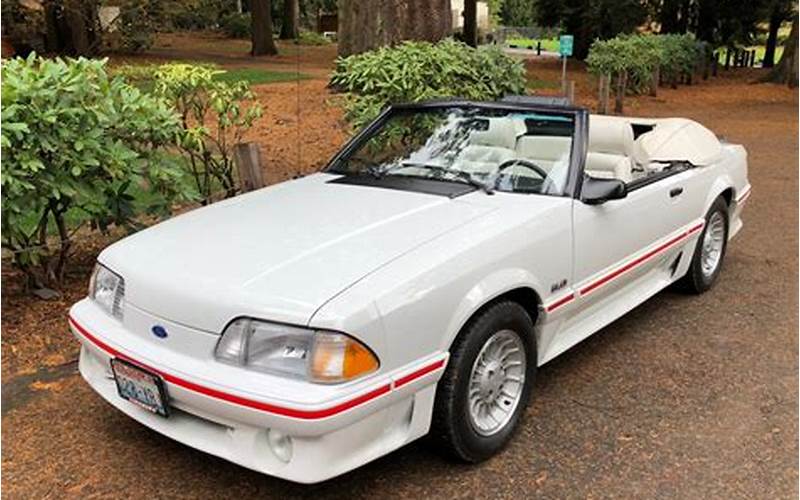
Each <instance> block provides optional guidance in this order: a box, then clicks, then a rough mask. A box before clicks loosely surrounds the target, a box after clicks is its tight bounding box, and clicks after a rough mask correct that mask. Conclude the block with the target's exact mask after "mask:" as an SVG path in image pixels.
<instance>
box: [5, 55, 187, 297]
mask: <svg viewBox="0 0 800 500" xmlns="http://www.w3.org/2000/svg"><path fill="white" fill-rule="evenodd" d="M1 128H2V138H1V139H0V140H1V141H2V160H3V169H2V175H1V176H0V185H2V189H3V204H2V246H3V248H4V249H6V250H9V251H11V252H12V255H13V263H14V264H15V265H16V266H17V267H18V268H20V269H21V270H22V271H23V272H24V273H25V274H26V275H27V277H28V284H29V285H32V286H35V287H42V286H56V285H58V284H59V283H60V282H61V281H62V279H63V277H64V273H65V271H66V269H67V262H68V259H69V254H70V248H71V245H72V242H73V235H74V232H75V231H76V230H77V228H79V227H81V226H82V225H83V224H84V223H86V222H87V221H88V222H90V224H91V226H92V227H96V228H100V229H103V230H104V229H105V228H107V227H108V226H110V225H112V224H115V225H118V226H125V227H129V228H132V227H133V223H134V217H135V216H136V215H138V214H139V213H140V211H142V210H146V211H155V212H162V211H166V210H168V209H169V207H170V206H171V202H172V201H176V200H180V199H182V198H183V197H185V196H186V193H183V192H181V190H180V186H182V185H183V184H182V183H181V182H180V179H181V176H182V173H183V170H182V169H181V167H180V166H179V165H178V164H177V163H176V162H175V161H174V160H173V161H170V158H171V157H170V156H169V154H168V153H167V152H166V151H165V148H166V147H167V146H169V145H170V144H173V143H174V142H175V141H176V138H177V135H178V132H179V130H180V122H179V118H178V116H177V115H176V114H175V112H174V111H173V109H172V107H171V106H170V105H169V104H168V103H167V102H166V101H165V100H163V99H161V98H158V97H155V96H150V95H147V94H144V93H142V92H141V91H139V90H138V89H136V88H135V87H133V86H131V85H130V84H128V83H127V82H125V81H124V80H123V79H122V78H119V77H109V76H108V74H107V72H106V61H105V60H87V59H83V58H81V59H77V60H72V59H67V60H64V59H60V58H57V59H44V58H40V57H37V56H36V55H35V54H31V56H29V57H28V58H27V59H21V58H14V59H9V60H7V61H4V63H3V66H2V127H1ZM135 189H140V190H146V191H148V192H149V198H150V199H149V202H148V205H147V206H144V207H143V206H141V205H137V204H136V203H135V200H134V198H133V196H132V195H131V193H132V191H134V190H135ZM51 236H55V239H56V241H55V242H54V241H53V240H54V238H53V237H51Z"/></svg>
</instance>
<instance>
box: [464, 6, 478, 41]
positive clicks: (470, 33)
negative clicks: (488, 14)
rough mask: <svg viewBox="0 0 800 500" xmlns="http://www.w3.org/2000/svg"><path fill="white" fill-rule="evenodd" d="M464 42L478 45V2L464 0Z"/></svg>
mask: <svg viewBox="0 0 800 500" xmlns="http://www.w3.org/2000/svg"><path fill="white" fill-rule="evenodd" d="M463 34H464V43H466V44H467V45H469V46H470V47H477V46H478V2H477V0H464V33H463Z"/></svg>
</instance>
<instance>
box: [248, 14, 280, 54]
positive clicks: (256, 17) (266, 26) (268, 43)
mask: <svg viewBox="0 0 800 500" xmlns="http://www.w3.org/2000/svg"><path fill="white" fill-rule="evenodd" d="M270 3H271V2H270V0H252V1H251V2H250V9H251V13H250V23H251V27H252V33H253V35H252V41H253V46H252V48H251V49H250V54H252V55H254V56H264V55H270V56H272V55H275V54H277V53H278V48H277V47H276V46H275V40H273V39H272V5H270Z"/></svg>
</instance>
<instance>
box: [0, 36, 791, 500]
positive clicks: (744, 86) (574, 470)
mask: <svg viewBox="0 0 800 500" xmlns="http://www.w3.org/2000/svg"><path fill="white" fill-rule="evenodd" d="M190 42H191V41H190V40H187V39H186V38H184V37H182V36H179V35H175V36H174V37H172V38H169V39H167V40H162V41H161V43H160V44H159V46H158V47H157V48H156V49H155V50H154V51H153V54H150V55H148V57H152V58H155V59H158V58H184V59H185V58H188V55H189V54H191V53H194V54H195V56H197V53H195V52H192V51H189V50H188V48H189V47H192V46H193V45H192V43H190ZM195 47H196V49H197V51H198V52H200V53H202V54H201V55H200V56H197V57H205V58H214V60H216V61H217V62H219V63H220V64H223V65H231V66H233V65H237V64H249V65H254V64H256V65H263V66H264V67H268V68H278V67H288V66H291V64H296V62H295V61H294V60H292V57H291V54H289V55H287V56H281V57H279V58H264V59H262V60H259V61H258V62H255V63H254V62H253V60H252V59H250V58H248V57H247V56H246V55H245V54H244V52H246V46H244V45H243V50H241V51H239V50H238V48H237V46H236V44H228V45H224V46H222V45H221V44H218V43H215V39H214V37H211V36H209V38H208V39H207V40H206V39H204V40H201V41H200V42H196V46H195ZM302 53H303V55H304V56H305V59H306V60H307V62H306V63H305V64H301V69H302V71H303V72H304V73H306V74H309V75H311V76H312V78H311V79H308V80H304V81H301V82H300V83H299V87H298V84H297V83H294V82H290V83H280V84H271V85H263V86H259V87H257V88H256V92H257V94H258V96H259V100H260V101H261V102H262V104H263V105H264V107H265V111H266V112H265V115H264V117H263V118H262V119H261V120H260V121H259V123H258V124H257V126H256V127H255V129H254V130H253V131H251V138H252V139H253V140H257V141H259V143H260V144H261V145H262V148H264V149H265V156H266V157H267V158H268V164H267V165H266V175H267V179H268V180H269V181H270V182H278V181H281V180H285V179H287V178H290V177H292V176H293V175H295V174H297V173H305V172H309V171H313V170H314V169H316V168H319V166H320V165H322V164H324V162H325V161H326V160H327V158H328V157H329V156H330V155H331V154H332V153H333V152H334V151H335V150H336V148H337V147H338V146H339V145H340V144H341V142H342V141H343V140H344V139H345V138H346V137H347V131H346V130H345V127H344V124H343V122H342V119H341V112H340V111H339V109H338V108H337V107H336V105H335V101H334V100H333V99H335V96H333V95H331V94H330V93H329V91H328V90H327V89H326V77H325V76H326V72H327V70H328V68H330V64H331V61H332V58H333V56H334V54H335V48H332V47H322V48H310V49H306V48H303V49H302ZM528 69H529V71H530V72H532V73H533V74H534V75H535V76H536V78H538V79H543V80H553V79H556V80H557V79H558V77H559V76H558V75H559V74H560V73H559V71H560V67H559V66H558V65H557V63H552V62H532V63H529V64H528ZM570 71H572V73H571V74H572V75H573V76H574V78H575V79H576V80H577V82H578V84H577V88H578V101H579V103H581V104H584V105H590V106H591V105H593V104H594V103H593V85H592V82H591V81H590V80H589V79H588V78H587V77H586V75H585V72H582V71H580V69H579V68H577V67H576V68H571V69H570ZM757 75H758V72H757V71H756V70H752V71H749V70H739V71H737V72H736V73H733V72H731V73H729V74H726V75H725V76H723V77H720V78H716V79H711V80H709V81H706V82H702V83H701V84H699V85H695V86H691V87H681V88H679V89H677V90H671V89H664V90H661V91H660V94H659V96H658V98H649V97H648V98H636V99H629V100H627V101H626V105H627V109H626V114H631V115H646V116H686V117H690V118H694V119H696V120H698V121H701V122H702V123H704V124H705V125H707V126H708V127H710V128H711V129H713V130H714V131H716V132H717V133H719V134H721V135H723V136H724V137H725V138H727V139H728V140H729V141H731V142H736V143H742V144H744V145H745V147H746V148H747V150H748V152H749V161H750V179H751V182H752V184H753V186H754V189H753V195H752V196H751V197H750V199H749V201H748V206H747V208H746V212H745V215H744V220H745V227H744V229H743V230H742V233H741V235H740V236H739V237H738V238H737V239H736V240H734V242H733V243H732V244H731V246H730V247H729V253H728V254H727V256H726V263H725V268H724V271H723V273H722V276H721V279H720V281H719V283H718V285H717V287H715V288H714V289H713V290H712V291H711V292H709V293H707V294H705V295H703V296H700V297H688V296H684V295H680V294H677V293H674V292H672V291H665V292H663V293H661V294H659V295H658V296H656V297H654V298H653V299H651V300H650V301H648V302H647V303H645V304H644V305H642V306H640V307H639V308H637V309H636V310H634V311H633V312H631V313H630V314H628V315H627V316H625V317H624V318H622V319H620V320H618V321H616V322H615V323H613V324H612V325H610V326H608V327H607V328H605V329H604V330H603V331H602V332H599V333H598V334H596V335H594V336H593V337H592V338H590V339H589V340H587V341H585V342H583V343H582V344H581V345H579V346H577V347H575V348H574V349H572V350H570V351H569V352H567V353H566V354H564V355H562V356H561V357H559V358H558V359H556V360H555V361H553V362H551V363H549V364H547V365H545V366H544V367H543V368H542V369H541V370H540V371H539V373H538V380H537V383H536V387H535V394H534V398H533V402H532V404H531V406H530V407H529V409H528V411H527V414H526V418H525V420H524V422H523V425H522V428H521V429H520V432H519V433H518V434H517V435H516V437H515V439H514V440H513V441H512V443H511V445H510V446H509V447H508V449H507V450H505V451H504V452H503V453H501V454H500V455H499V456H497V457H495V458H494V459H492V460H490V461H488V462H486V463H484V464H481V465H477V466H464V465H459V464H453V463H451V462H448V461H447V460H445V459H443V458H441V457H440V456H439V455H437V454H436V453H435V452H433V451H431V450H429V449H428V448H427V447H426V446H425V445H424V443H414V444H412V445H410V446H407V447H405V448H403V449H401V450H398V451H397V452H394V453H392V454H390V455H388V456H386V457H384V458H381V459H379V460H377V461H375V462H373V463H371V464H368V465H366V466H365V467H362V468H360V469H358V470H356V471H353V472H351V473H349V474H347V475H345V476H343V477H341V478H339V479H336V480H333V481H329V482H327V483H323V484H320V485H315V486H310V487H309V486H305V487H304V486H299V485H295V484H291V483H287V482H284V481H281V480H277V479H274V478H270V477H267V476H263V475H259V474H257V473H254V472H251V471H248V470H245V469H243V468H240V467H238V466H235V465H232V464H230V463H228V462H226V461H224V460H222V459H218V458H215V457H212V456H209V455H206V454H204V453H201V452H199V451H196V450H193V449H191V448H188V447H185V446H183V445H180V444H178V443H175V442H173V441H171V440H169V439H167V438H164V437H162V436H161V435H159V434H157V433H155V432H153V431H150V430H148V429H147V428H145V427H143V426H141V425H139V424H137V423H135V422H133V421H131V420H130V419H128V418H127V417H125V416H124V415H122V414H121V413H119V412H118V411H116V410H114V409H113V408H112V407H111V406H110V405H108V404H107V403H105V402H103V401H102V400H101V399H100V398H99V396H96V395H95V394H94V393H93V392H92V391H91V390H90V389H89V388H88V386H87V385H86V384H85V383H84V382H83V381H82V380H81V378H80V376H78V375H77V374H76V366H75V363H74V359H75V355H76V353H77V343H76V342H75V341H74V340H73V339H72V337H71V335H70V334H69V333H68V331H67V326H66V320H65V318H66V311H67V308H68V307H69V305H70V304H71V303H72V302H74V301H76V300H78V299H79V298H80V297H82V296H83V295H84V294H85V289H86V281H87V276H88V270H89V269H90V268H91V263H92V261H93V258H94V256H95V255H96V253H97V252H98V251H99V249H101V248H102V247H103V246H104V245H105V244H107V243H108V241H109V239H105V238H98V239H97V240H96V241H88V242H86V241H85V242H81V249H80V252H79V255H78V264H77V266H76V268H75V270H74V271H73V273H72V275H70V278H69V280H68V284H67V287H66V289H65V291H64V296H63V298H62V299H60V300H56V301H50V302H43V301H39V300H33V299H31V298H29V297H28V296H26V295H24V294H22V292H21V290H20V289H19V288H18V287H17V286H16V285H15V283H16V280H15V279H14V278H15V275H14V273H13V271H11V270H10V269H8V266H7V265H6V264H5V262H4V264H3V281H2V309H3V315H2V357H3V358H2V361H3V363H2V375H3V384H2V398H3V401H2V403H3V404H2V444H3V450H2V471H3V474H2V490H3V498H9V499H10V498H48V497H53V498H62V497H66V498H79V497H80V498H84V497H89V498H118V497H121V496H125V497H133V498H137V497H159V498H198V497H200V498H234V497H236V498H249V497H259V498H285V497H305V496H314V497H320V498H328V497H331V498H335V497H342V496H347V497H350V498H362V497H376V496H380V497H385V498H388V497H393V498H420V497H428V498H431V497H464V498H467V497H469V498H473V497H478V498H489V497H492V498H495V497H498V498H499V497H502V498H523V497H532V496H538V497H541V498H565V497H566V498H578V497H583V498H597V497H643V498H652V497H660V498H701V497H708V498H728V497H730V498H750V497H756V498H797V495H798V491H797V484H798V483H797V481H798V476H797V455H798V444H797V443H798V428H797V426H798V414H797V411H798V399H797V395H798V385H797V369H798V364H797V363H798V357H797V356H798V318H797V311H798V302H797V300H798V296H797V282H798V274H797V271H798V262H797V245H798V241H797V234H798V233H797V228H798V213H797V206H798V198H797V196H798V161H797V160H798V122H797V111H798V99H797V94H796V92H792V91H790V90H788V89H784V88H782V87H777V86H773V85H763V84H762V85H753V84H751V83H750V81H752V80H753V79H754V78H755V76H757ZM298 89H299V104H300V110H301V113H300V117H301V120H300V124H301V133H300V137H301V142H300V146H301V147H300V148H299V152H298V148H297V147H296V144H297V142H296V141H297V137H298V132H297V127H295V123H296V119H297V113H296V109H297V105H298ZM298 158H299V160H298Z"/></svg>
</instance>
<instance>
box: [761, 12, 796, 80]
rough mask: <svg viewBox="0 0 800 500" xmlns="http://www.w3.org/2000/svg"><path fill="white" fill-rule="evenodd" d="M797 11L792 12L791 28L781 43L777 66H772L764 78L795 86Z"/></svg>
mask: <svg viewBox="0 0 800 500" xmlns="http://www.w3.org/2000/svg"><path fill="white" fill-rule="evenodd" d="M797 41H798V40H797V13H796V12H795V13H794V14H793V19H792V30H791V31H790V32H789V38H787V39H786V43H784V44H783V55H782V56H781V60H780V62H779V63H778V65H777V66H775V67H774V68H772V70H771V71H770V72H769V74H768V75H767V76H766V78H765V80H766V81H770V82H775V83H783V84H785V85H788V86H790V87H792V88H794V87H797V83H798V81H797V63H798V59H797Z"/></svg>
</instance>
